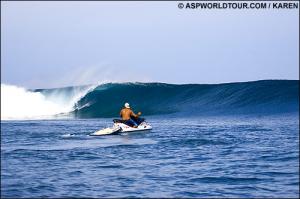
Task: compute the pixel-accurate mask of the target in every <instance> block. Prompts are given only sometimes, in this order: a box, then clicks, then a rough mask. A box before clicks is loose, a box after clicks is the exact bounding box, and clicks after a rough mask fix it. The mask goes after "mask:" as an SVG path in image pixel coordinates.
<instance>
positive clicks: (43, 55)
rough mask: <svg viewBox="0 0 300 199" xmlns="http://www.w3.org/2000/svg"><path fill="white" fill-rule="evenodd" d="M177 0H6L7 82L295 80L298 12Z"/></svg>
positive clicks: (3, 32) (30, 85) (4, 52)
mask: <svg viewBox="0 0 300 199" xmlns="http://www.w3.org/2000/svg"><path fill="white" fill-rule="evenodd" d="M177 4H178V2H83V1H80V2H58V1H53V2H52V1H48V2H3V1H2V2H1V72H2V73H1V77H2V80H1V83H6V84H13V85H18V86H24V87H27V88H50V87H61V86H68V85H79V84H89V83H97V82H100V83H101V82H110V81H113V82H114V81H119V82H124V81H133V82H135V81H142V82H149V81H151V82H153V81H155V82H157V81H158V82H168V83H222V82H237V81H252V80H260V79H298V73H299V68H298V66H299V60H298V54H299V46H298V43H299V18H298V17H299V11H298V10H296V9H295V10H272V9H269V10H266V9H262V10H228V9H227V10H200V9H198V10H189V9H187V10H186V9H179V8H178V7H177Z"/></svg>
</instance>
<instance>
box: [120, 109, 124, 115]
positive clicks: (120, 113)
mask: <svg viewBox="0 0 300 199" xmlns="http://www.w3.org/2000/svg"><path fill="white" fill-rule="evenodd" d="M122 111H123V109H122V110H121V111H120V117H122Z"/></svg>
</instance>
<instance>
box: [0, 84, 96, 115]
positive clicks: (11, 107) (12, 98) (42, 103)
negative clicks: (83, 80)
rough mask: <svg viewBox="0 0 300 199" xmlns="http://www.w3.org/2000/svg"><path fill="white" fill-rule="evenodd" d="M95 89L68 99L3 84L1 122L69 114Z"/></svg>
mask: <svg viewBox="0 0 300 199" xmlns="http://www.w3.org/2000/svg"><path fill="white" fill-rule="evenodd" d="M94 88H95V86H91V87H89V88H87V89H85V90H84V91H78V92H77V93H76V94H75V95H74V96H72V97H71V98H69V99H67V97H66V96H65V97H64V95H63V94H62V93H59V94H57V96H55V94H54V95H51V97H46V96H44V95H43V94H42V93H41V92H33V91H29V90H27V89H25V88H22V87H18V86H14V85H7V84H1V120H24V119H45V118H53V116H55V115H57V114H61V113H68V112H70V111H72V109H73V106H74V104H75V103H76V102H77V101H78V100H80V99H81V98H82V97H83V96H84V95H86V93H88V92H89V91H91V90H92V89H94ZM64 98H66V99H67V100H64Z"/></svg>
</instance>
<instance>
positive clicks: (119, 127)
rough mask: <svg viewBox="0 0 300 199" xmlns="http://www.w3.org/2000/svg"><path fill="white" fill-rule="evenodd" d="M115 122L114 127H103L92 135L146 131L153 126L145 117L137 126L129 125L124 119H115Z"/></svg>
mask: <svg viewBox="0 0 300 199" xmlns="http://www.w3.org/2000/svg"><path fill="white" fill-rule="evenodd" d="M113 122H114V125H113V127H111V128H105V129H101V130H99V131H96V132H94V133H92V134H90V135H94V136H99V135H114V134H119V133H123V132H135V131H146V130H151V129H152V126H151V125H149V124H148V123H147V122H146V121H145V119H142V118H141V119H140V124H139V125H138V126H137V127H136V128H135V127H131V126H128V125H127V124H125V121H124V120H119V119H114V120H113Z"/></svg>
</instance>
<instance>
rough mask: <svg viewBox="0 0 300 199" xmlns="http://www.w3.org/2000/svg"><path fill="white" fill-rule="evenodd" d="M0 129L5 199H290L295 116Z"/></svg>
mask: <svg viewBox="0 0 300 199" xmlns="http://www.w3.org/2000/svg"><path fill="white" fill-rule="evenodd" d="M148 122H149V123H151V124H152V126H153V130H152V131H149V132H144V133H141V132H139V133H131V134H121V135H111V136H103V137H93V136H89V134H90V133H92V132H94V131H96V130H98V129H100V128H104V127H108V126H111V124H112V122H111V119H88V120H83V119H80V120H79V119H78V120H76V119H74V120H42V121H2V122H1V138H2V139H1V196H2V197H76V196H77V197H79V196H80V197H297V196H299V118H298V116H268V117H253V116H251V117H241V116H239V117H191V118H179V117H172V118H168V117H149V118H148Z"/></svg>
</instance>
